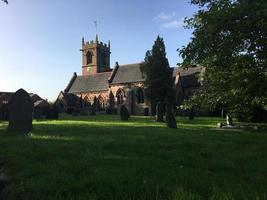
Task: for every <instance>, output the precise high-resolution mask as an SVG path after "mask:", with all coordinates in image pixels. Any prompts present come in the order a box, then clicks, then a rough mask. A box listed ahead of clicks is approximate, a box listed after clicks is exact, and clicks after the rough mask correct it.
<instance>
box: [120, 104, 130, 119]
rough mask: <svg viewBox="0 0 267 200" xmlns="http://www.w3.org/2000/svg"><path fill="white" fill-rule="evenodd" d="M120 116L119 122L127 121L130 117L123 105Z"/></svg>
mask: <svg viewBox="0 0 267 200" xmlns="http://www.w3.org/2000/svg"><path fill="white" fill-rule="evenodd" d="M120 116H121V120H122V121H127V120H128V119H129V117H130V115H129V112H128V110H127V108H126V107H125V106H124V105H122V106H121V109H120Z"/></svg>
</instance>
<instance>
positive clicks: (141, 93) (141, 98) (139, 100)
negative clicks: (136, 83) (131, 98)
mask: <svg viewBox="0 0 267 200" xmlns="http://www.w3.org/2000/svg"><path fill="white" fill-rule="evenodd" d="M136 97H137V103H138V104H139V103H144V91H143V90H142V88H138V89H137V95H136Z"/></svg>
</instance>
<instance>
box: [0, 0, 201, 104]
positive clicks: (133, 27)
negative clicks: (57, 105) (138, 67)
mask: <svg viewBox="0 0 267 200" xmlns="http://www.w3.org/2000/svg"><path fill="white" fill-rule="evenodd" d="M196 10H197V8H196V7H194V6H192V5H190V3H189V1H188V0H164V1H162V0H72V1H71V0H52V1H47V0H23V1H22V0H9V4H8V5H6V4H5V3H4V2H2V1H0V27H1V29H0V91H11V92H14V91H16V90H17V89H19V88H24V89H25V90H27V91H28V92H32V93H37V94H39V95H40V96H41V97H42V98H47V99H48V100H50V101H52V100H55V99H56V98H57V95H58V94H59V92H60V91H61V90H64V89H65V87H66V85H67V84H68V82H69V80H70V78H71V77H72V74H73V72H77V73H78V74H81V52H80V48H81V39H82V37H83V36H84V37H85V39H86V40H92V39H94V37H95V33H96V31H95V27H94V23H93V21H95V20H97V21H98V35H99V40H101V41H103V42H107V41H108V40H110V41H111V52H112V53H111V67H113V66H114V64H115V62H116V61H118V62H119V64H129V63H136V62H140V61H143V59H144V56H145V53H146V51H147V50H149V49H151V47H152V45H153V42H154V41H155V39H156V37H157V35H160V36H161V37H163V39H164V41H165V45H166V51H167V57H168V59H169V63H170V66H175V65H176V63H178V62H181V58H180V57H179V55H178V52H177V48H181V47H182V46H183V45H186V44H187V43H188V42H189V41H190V37H191V30H186V29H184V28H183V19H184V17H191V16H192V15H193V13H194V12H196Z"/></svg>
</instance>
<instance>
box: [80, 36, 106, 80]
mask: <svg viewBox="0 0 267 200" xmlns="http://www.w3.org/2000/svg"><path fill="white" fill-rule="evenodd" d="M81 51H82V75H83V76H87V75H93V74H96V73H101V72H107V71H111V69H110V42H108V44H104V43H102V42H98V35H96V38H95V40H91V41H90V42H86V43H85V41H84V38H83V39H82V49H81Z"/></svg>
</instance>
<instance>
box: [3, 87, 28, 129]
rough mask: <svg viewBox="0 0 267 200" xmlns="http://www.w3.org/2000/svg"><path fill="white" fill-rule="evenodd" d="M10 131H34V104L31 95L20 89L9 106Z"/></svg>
mask: <svg viewBox="0 0 267 200" xmlns="http://www.w3.org/2000/svg"><path fill="white" fill-rule="evenodd" d="M8 112H9V124H8V131H18V132H25V133H26V132H28V131H30V130H32V113H33V102H32V99H31V97H30V96H29V94H28V93H27V92H26V91H25V90H23V89H19V90H18V91H16V92H15V93H14V94H13V96H12V98H11V100H10V102H9V106H8Z"/></svg>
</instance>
